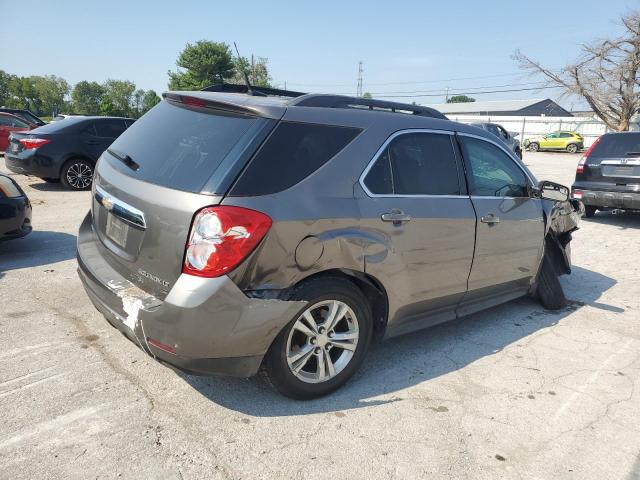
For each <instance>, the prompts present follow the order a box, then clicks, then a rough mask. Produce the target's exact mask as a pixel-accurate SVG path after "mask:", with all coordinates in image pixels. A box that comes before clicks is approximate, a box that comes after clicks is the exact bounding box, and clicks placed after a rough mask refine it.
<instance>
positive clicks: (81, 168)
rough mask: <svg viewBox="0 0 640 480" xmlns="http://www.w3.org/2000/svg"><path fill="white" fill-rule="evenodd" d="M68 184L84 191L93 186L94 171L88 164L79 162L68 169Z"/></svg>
mask: <svg viewBox="0 0 640 480" xmlns="http://www.w3.org/2000/svg"><path fill="white" fill-rule="evenodd" d="M66 177H67V182H68V183H69V185H71V186H72V187H73V188H75V189H77V190H83V189H85V188H87V187H89V185H91V180H92V178H93V169H92V168H91V167H90V166H89V165H87V164H86V163H82V162H78V163H73V164H71V165H69V168H67V173H66Z"/></svg>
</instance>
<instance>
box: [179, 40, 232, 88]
mask: <svg viewBox="0 0 640 480" xmlns="http://www.w3.org/2000/svg"><path fill="white" fill-rule="evenodd" d="M176 65H177V66H178V67H179V68H178V70H177V71H175V72H172V71H169V72H168V74H169V88H170V89H171V90H200V89H202V88H204V87H207V86H209V85H212V84H214V83H222V82H224V81H225V80H229V79H231V78H233V75H234V71H235V69H234V64H233V58H232V55H231V49H230V48H229V45H227V44H226V43H222V42H212V41H209V40H200V41H198V42H196V43H195V44H191V43H187V45H186V47H185V48H184V50H183V51H182V52H180V55H179V56H178V60H177V61H176ZM180 68H182V69H184V71H181V70H180Z"/></svg>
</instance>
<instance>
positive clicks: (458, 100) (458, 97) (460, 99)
mask: <svg viewBox="0 0 640 480" xmlns="http://www.w3.org/2000/svg"><path fill="white" fill-rule="evenodd" d="M475 101H476V99H475V98H471V97H467V96H466V95H454V96H453V97H451V98H449V99H448V100H447V103H470V102H475Z"/></svg>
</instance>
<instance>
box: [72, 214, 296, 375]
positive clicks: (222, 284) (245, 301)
mask: <svg viewBox="0 0 640 480" xmlns="http://www.w3.org/2000/svg"><path fill="white" fill-rule="evenodd" d="M83 225H84V227H83V228H81V229H80V234H79V237H78V265H79V269H78V272H79V275H80V278H81V280H82V282H83V285H84V287H85V290H86V291H87V293H88V295H89V297H90V299H91V300H92V302H93V303H94V305H95V306H96V307H97V308H98V310H100V312H102V313H103V314H104V315H105V317H106V318H107V319H108V320H109V322H110V323H111V324H112V325H113V326H114V327H116V328H117V329H118V330H120V331H121V332H122V333H124V334H125V336H127V337H128V338H129V339H131V340H132V341H133V342H135V343H136V344H137V345H138V346H139V347H140V348H142V349H143V350H145V351H146V352H147V353H150V354H152V355H153V356H154V357H158V358H159V359H160V360H163V361H164V362H165V363H169V364H171V365H173V366H174V367H177V368H180V369H183V370H187V371H190V372H195V373H202V374H211V373H220V374H232V375H240V376H251V375H253V374H255V373H256V372H257V369H258V368H259V366H260V362H261V359H262V357H263V356H264V354H265V353H266V352H267V350H268V348H269V346H270V345H271V343H272V341H273V339H274V338H275V336H276V335H277V334H278V333H279V332H280V330H281V329H282V328H283V327H284V326H285V325H286V324H287V323H288V322H289V321H290V320H291V319H292V318H293V317H294V316H295V315H296V314H297V312H298V311H300V310H301V309H302V308H303V307H304V306H305V305H306V302H303V301H283V300H277V299H257V298H249V297H247V295H245V294H244V293H243V292H242V291H241V290H240V289H239V288H238V287H237V286H236V285H235V284H234V283H233V282H232V281H231V280H230V279H229V277H227V276H221V277H217V278H202V277H193V276H189V275H185V274H183V275H181V276H180V277H179V278H178V280H177V281H176V282H175V284H174V285H173V286H172V288H171V290H170V291H169V293H168V295H167V296H166V298H164V300H162V299H160V298H158V297H155V296H153V295H151V294H149V293H147V292H145V291H143V290H141V289H140V288H138V287H136V286H135V285H133V284H132V283H131V282H129V281H128V280H127V279H125V278H123V277H122V276H121V275H120V274H119V273H118V272H117V271H115V270H114V269H113V268H112V267H111V266H110V265H109V264H108V263H107V262H106V261H104V260H103V259H102V256H101V255H100V252H99V249H100V248H104V247H103V246H102V245H101V244H100V243H99V242H96V241H95V232H93V230H92V228H91V226H90V222H85V224H83ZM149 339H152V340H155V341H156V342H160V343H161V344H164V345H168V346H170V347H171V349H172V350H174V351H175V354H169V353H167V352H164V351H162V350H160V349H158V348H156V347H154V345H152V344H150V343H149V342H148V340H149ZM234 359H235V360H234ZM236 360H237V361H236Z"/></svg>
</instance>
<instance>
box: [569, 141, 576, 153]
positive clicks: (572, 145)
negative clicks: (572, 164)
mask: <svg viewBox="0 0 640 480" xmlns="http://www.w3.org/2000/svg"><path fill="white" fill-rule="evenodd" d="M567 152H569V153H577V152H578V145H576V144H575V143H570V144H569V145H567Z"/></svg>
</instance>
